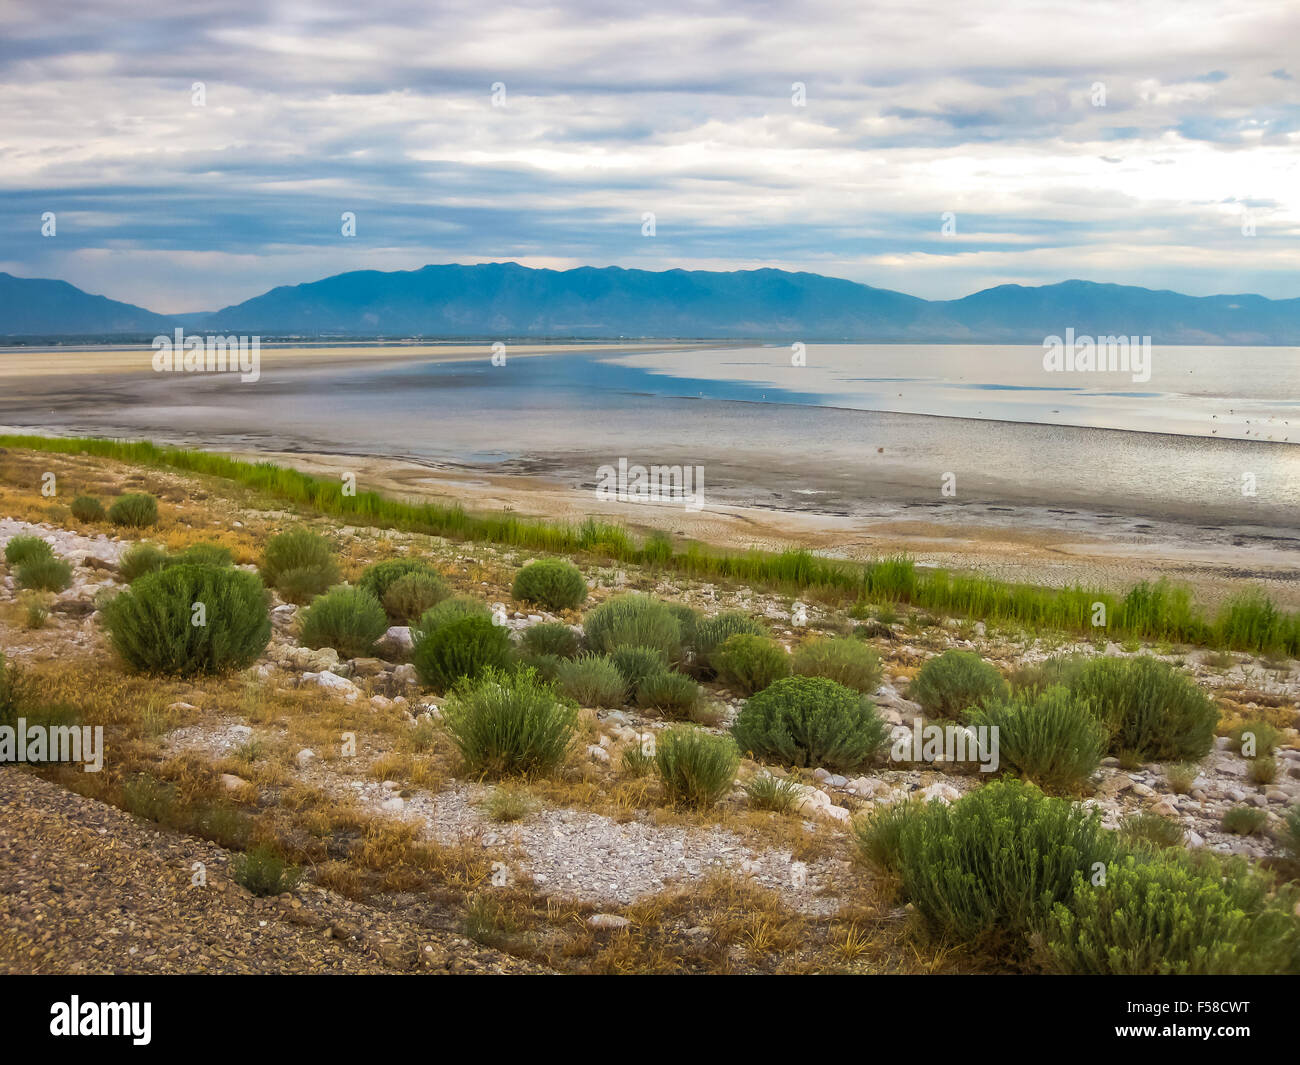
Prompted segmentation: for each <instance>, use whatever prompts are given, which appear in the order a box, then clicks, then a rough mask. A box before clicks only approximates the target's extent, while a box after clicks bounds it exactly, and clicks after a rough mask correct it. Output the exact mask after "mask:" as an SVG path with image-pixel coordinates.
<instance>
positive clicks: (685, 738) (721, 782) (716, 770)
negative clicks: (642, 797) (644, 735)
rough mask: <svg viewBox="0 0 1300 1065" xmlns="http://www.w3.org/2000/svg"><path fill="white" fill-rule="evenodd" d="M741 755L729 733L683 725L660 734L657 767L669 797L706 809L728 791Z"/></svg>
mask: <svg viewBox="0 0 1300 1065" xmlns="http://www.w3.org/2000/svg"><path fill="white" fill-rule="evenodd" d="M739 764H740V755H739V753H738V752H737V750H736V745H735V744H734V743H732V741H731V740H730V739H729V738H728V737H726V736H714V735H711V734H710V733H708V732H705V731H704V730H703V729H698V728H691V727H689V726H679V727H677V728H672V729H668V730H667V731H665V732H661V733H660V734H659V739H658V743H657V744H656V748H655V770H656V771H657V772H658V774H659V779H660V781H661V782H662V783H663V786H664V794H665V796H666V797H667V798H668V801H669V802H671V803H674V804H676V805H681V806H693V807H695V808H697V809H706V808H707V807H710V806H712V805H713V804H714V803H716V802H717V801H718V800H719V799H721V798H722V797H723V796H724V795H726V794H727V792H728V791H730V790H731V785H732V782H733V781H734V780H735V778H736V767H737V766H738V765H739Z"/></svg>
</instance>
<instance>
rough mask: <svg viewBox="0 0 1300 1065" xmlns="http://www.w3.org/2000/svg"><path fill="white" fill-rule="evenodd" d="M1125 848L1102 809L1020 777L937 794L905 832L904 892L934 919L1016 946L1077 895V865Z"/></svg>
mask: <svg viewBox="0 0 1300 1065" xmlns="http://www.w3.org/2000/svg"><path fill="white" fill-rule="evenodd" d="M1116 854H1117V845H1116V840H1115V836H1114V835H1113V834H1112V833H1108V832H1106V831H1105V830H1104V829H1103V828H1102V827H1101V815H1100V814H1099V813H1098V812H1096V811H1095V810H1087V809H1085V808H1084V807H1082V806H1079V805H1076V804H1075V803H1072V802H1070V801H1069V800H1068V799H1053V798H1048V797H1046V796H1044V795H1043V793H1042V792H1041V791H1039V790H1038V789H1037V788H1036V787H1034V786H1033V785H1032V784H1028V783H1025V782H1023V781H1019V780H1015V779H1013V778H1006V779H1002V780H995V781H992V782H991V783H988V784H985V785H984V786H983V787H981V788H977V789H976V790H975V791H972V792H970V793H968V794H967V795H965V796H964V797H963V798H961V799H960V800H958V801H957V802H955V803H953V804H952V805H951V806H945V805H942V804H940V803H937V802H931V803H927V804H926V805H925V806H924V807H922V808H920V809H919V810H918V811H917V812H916V813H915V814H913V815H911V816H908V817H905V818H904V819H903V823H902V826H901V829H900V831H899V835H898V841H897V862H898V871H899V877H900V880H901V886H902V890H903V894H904V895H905V896H906V897H907V899H908V900H909V901H910V902H911V903H912V904H913V906H915V907H916V910H917V911H918V912H919V913H920V914H921V916H922V917H923V918H924V919H925V921H926V922H927V923H928V924H929V925H930V926H931V927H932V928H934V929H936V930H938V931H940V932H943V933H945V934H948V935H950V936H953V937H955V938H956V939H958V940H960V941H962V942H970V943H976V942H980V943H983V944H986V945H989V946H991V945H993V943H994V941H1000V944H999V945H1000V946H1002V947H1005V948H1007V949H1009V950H1010V951H1011V952H1012V953H1019V952H1021V951H1023V950H1025V949H1026V947H1027V942H1026V936H1027V934H1029V933H1031V932H1034V931H1037V930H1039V929H1040V928H1041V927H1042V925H1043V924H1044V923H1045V921H1046V919H1047V917H1048V915H1049V914H1050V913H1051V912H1052V908H1053V907H1054V906H1055V905H1056V903H1058V902H1061V901H1063V900H1065V899H1067V898H1069V897H1070V895H1071V894H1072V893H1073V890H1074V879H1075V876H1076V875H1079V874H1082V875H1085V876H1086V875H1090V874H1091V872H1092V870H1093V868H1094V865H1095V864H1096V863H1098V862H1108V861H1111V860H1112V859H1114V858H1115V856H1116Z"/></svg>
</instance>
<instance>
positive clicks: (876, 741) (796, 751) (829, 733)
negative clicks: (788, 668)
mask: <svg viewBox="0 0 1300 1065" xmlns="http://www.w3.org/2000/svg"><path fill="white" fill-rule="evenodd" d="M750 638H751V637H743V636H742V637H733V639H750ZM731 732H732V735H733V736H735V738H736V742H737V743H738V744H739V745H740V749H741V750H742V751H748V752H750V753H752V754H753V755H754V756H755V757H757V758H767V759H771V760H775V761H779V762H781V763H783V764H786V765H794V766H807V767H812V766H821V767H824V768H826V769H832V770H836V771H847V770H852V769H857V768H859V767H860V766H863V765H865V764H866V763H867V762H869V761H871V759H872V758H873V757H874V756H875V754H876V752H877V751H878V750H880V748H881V747H882V746H883V745H884V743H885V739H886V735H887V733H886V728H885V723H884V722H883V721H882V720H881V719H880V715H879V714H878V713H877V712H876V708H875V706H874V705H873V704H872V703H871V702H870V701H869V700H868V699H866V698H864V697H863V695H862V694H861V693H860V692H856V691H854V690H853V689H852V688H846V687H844V685H842V684H837V683H835V681H833V680H827V679H826V678H825V677H786V678H784V679H782V680H778V681H776V682H775V683H773V684H772V685H770V686H769V687H767V688H765V689H764V690H763V691H760V692H758V693H757V694H756V695H753V696H751V697H750V698H749V699H748V700H746V702H745V705H744V706H743V707H741V710H740V713H739V714H738V715H737V716H736V722H735V724H734V725H733V726H732V729H731Z"/></svg>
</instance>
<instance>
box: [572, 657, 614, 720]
mask: <svg viewBox="0 0 1300 1065" xmlns="http://www.w3.org/2000/svg"><path fill="white" fill-rule="evenodd" d="M555 683H556V686H557V687H558V688H559V689H560V691H561V692H563V693H564V694H565V695H567V696H568V697H569V698H570V699H573V700H574V701H575V702H577V704H578V705H579V706H592V707H600V708H602V709H612V708H614V707H618V706H622V705H623V700H624V699H625V698H626V697H627V683H626V682H625V681H624V680H623V674H622V673H620V672H619V671H618V667H617V666H615V665H614V663H613V661H611V660H610V658H609V656H608V655H583V656H582V657H580V658H573V659H567V660H565V661H563V662H561V663H560V666H559V669H558V670H557V671H556V675H555Z"/></svg>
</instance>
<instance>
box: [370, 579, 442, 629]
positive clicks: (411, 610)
mask: <svg viewBox="0 0 1300 1065" xmlns="http://www.w3.org/2000/svg"><path fill="white" fill-rule="evenodd" d="M449 598H451V585H449V584H448V583H447V582H446V581H445V580H444V579H443V577H442V575H441V574H440V573H437V572H436V571H433V570H413V571H412V572H410V573H406V574H403V575H402V576H401V577H398V578H397V580H395V581H393V583H392V584H390V585H389V586H388V590H387V591H385V592H384V601H383V602H384V610H385V611H386V612H387V614H388V616H389V617H390V618H392V619H393V620H394V621H396V622H397V623H399V624H405V625H409V624H410V623H411V622H413V621H416V620H418V619H419V618H421V617H423V616H424V614H425V613H426V612H427V611H429V610H432V609H433V608H434V607H435V606H437V605H438V604H439V603H441V602H442V601H443V600H444V599H449Z"/></svg>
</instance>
